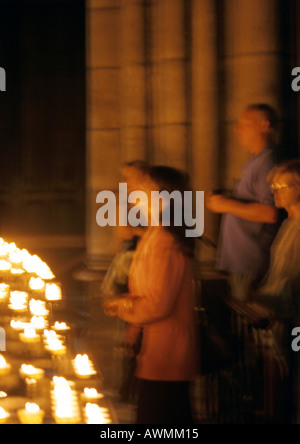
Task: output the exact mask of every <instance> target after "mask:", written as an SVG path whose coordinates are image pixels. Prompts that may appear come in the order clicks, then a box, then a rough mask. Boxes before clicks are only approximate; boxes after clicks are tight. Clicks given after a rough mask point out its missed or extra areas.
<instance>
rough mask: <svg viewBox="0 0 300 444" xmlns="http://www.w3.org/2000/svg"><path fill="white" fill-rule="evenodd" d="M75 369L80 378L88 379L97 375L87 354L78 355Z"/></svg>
mask: <svg viewBox="0 0 300 444" xmlns="http://www.w3.org/2000/svg"><path fill="white" fill-rule="evenodd" d="M73 368H74V371H75V373H76V375H77V376H78V377H81V378H86V377H90V376H93V375H95V374H96V370H95V368H94V365H93V363H92V362H91V361H90V359H89V357H88V355H87V354H84V355H80V354H78V355H76V357H75V359H74V360H73Z"/></svg>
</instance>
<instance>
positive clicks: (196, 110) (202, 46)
mask: <svg viewBox="0 0 300 444" xmlns="http://www.w3.org/2000/svg"><path fill="white" fill-rule="evenodd" d="M191 19H192V24H191V29H192V64H191V69H192V83H191V84H192V92H193V93H192V163H191V166H190V168H191V175H192V184H193V188H194V190H200V191H204V192H207V191H211V190H213V189H216V188H218V187H219V181H218V167H219V156H218V149H219V121H218V91H219V87H218V54H217V17H216V3H215V0H193V1H192V11H191ZM217 221H218V218H217V217H216V216H215V215H213V214H212V213H211V212H209V211H207V210H206V209H205V212H204V235H205V236H207V237H208V238H209V239H211V240H213V241H215V242H216V241H217V238H218V232H217ZM198 246H199V248H198V249H197V252H198V255H197V256H198V259H199V260H200V261H202V262H210V261H212V260H213V259H214V257H215V250H214V249H213V248H212V247H206V246H205V245H204V244H202V243H200V244H198Z"/></svg>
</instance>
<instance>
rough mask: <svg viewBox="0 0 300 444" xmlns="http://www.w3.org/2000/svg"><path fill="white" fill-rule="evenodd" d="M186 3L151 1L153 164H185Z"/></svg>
mask: <svg viewBox="0 0 300 444" xmlns="http://www.w3.org/2000/svg"><path fill="white" fill-rule="evenodd" d="M186 5H188V2H185V1H184V0H153V1H152V3H151V6H152V7H151V18H152V20H151V23H152V30H151V37H152V54H151V57H152V106H153V114H152V124H153V129H152V131H153V133H152V136H153V149H154V151H153V153H152V157H153V160H154V162H155V163H161V164H165V165H170V166H174V167H178V168H183V169H185V168H186V167H187V140H188V119H187V115H188V98H187V97H188V96H187V47H186V43H187V42H186V26H187V23H186Z"/></svg>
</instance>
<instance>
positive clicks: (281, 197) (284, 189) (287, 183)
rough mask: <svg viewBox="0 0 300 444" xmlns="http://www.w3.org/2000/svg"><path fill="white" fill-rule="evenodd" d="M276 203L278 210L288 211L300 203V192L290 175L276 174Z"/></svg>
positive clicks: (274, 192) (274, 187) (274, 189)
mask: <svg viewBox="0 0 300 444" xmlns="http://www.w3.org/2000/svg"><path fill="white" fill-rule="evenodd" d="M271 187H272V191H273V194H274V203H275V206H276V207H277V208H284V209H286V210H288V209H289V208H291V207H292V206H293V205H295V204H296V203H298V202H299V190H298V189H297V187H296V186H295V184H294V181H293V177H292V175H291V174H290V173H281V174H280V173H278V174H275V176H274V177H273V180H272V185H271Z"/></svg>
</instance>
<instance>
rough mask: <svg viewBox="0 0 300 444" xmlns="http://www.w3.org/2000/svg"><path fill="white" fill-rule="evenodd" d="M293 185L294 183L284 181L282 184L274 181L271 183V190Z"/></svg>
mask: <svg viewBox="0 0 300 444" xmlns="http://www.w3.org/2000/svg"><path fill="white" fill-rule="evenodd" d="M292 186H293V185H288V184H286V183H282V184H280V183H272V184H271V190H272V191H278V190H284V189H285V188H290V187H292Z"/></svg>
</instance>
